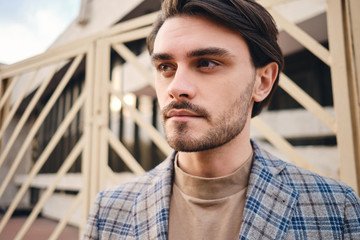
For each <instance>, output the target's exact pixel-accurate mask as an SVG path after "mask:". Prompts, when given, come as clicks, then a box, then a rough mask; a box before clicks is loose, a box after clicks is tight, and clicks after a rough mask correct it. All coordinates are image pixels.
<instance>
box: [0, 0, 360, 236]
mask: <svg viewBox="0 0 360 240" xmlns="http://www.w3.org/2000/svg"><path fill="white" fill-rule="evenodd" d="M259 2H261V3H263V4H264V6H265V7H266V8H268V9H269V11H270V12H271V14H272V15H273V17H274V19H275V20H276V22H277V23H278V25H280V26H281V27H282V28H283V29H284V30H285V31H287V32H288V33H289V34H290V35H291V36H292V37H293V38H295V39H296V40H297V41H298V42H300V43H301V44H302V45H303V46H304V47H305V48H307V49H309V50H310V51H311V52H313V54H314V55H316V56H317V57H318V58H319V59H321V60H322V61H324V62H325V63H326V64H327V65H329V66H330V67H331V73H332V83H333V92H334V108H335V112H336V117H333V116H331V115H329V114H328V113H327V112H326V111H325V110H324V109H323V107H322V106H321V105H320V104H318V103H317V102H316V101H315V100H314V99H313V98H311V97H310V96H309V95H308V94H307V93H306V92H304V91H303V90H302V89H301V88H300V87H298V86H297V85H296V84H295V83H294V82H293V81H292V80H291V79H289V78H288V77H287V76H285V75H284V74H282V75H281V78H280V87H281V88H283V89H284V90H285V91H286V92H287V93H289V94H290V95H291V96H292V97H293V98H294V99H295V100H297V101H298V102H299V103H300V104H301V105H302V106H303V107H304V108H305V109H307V110H308V111H309V112H311V113H312V114H314V115H315V116H316V117H317V118H318V119H319V120H320V121H321V122H322V123H323V124H324V125H325V126H327V127H328V128H329V129H330V130H331V131H332V132H333V133H334V135H336V137H337V141H338V148H339V152H340V157H339V160H340V169H339V174H340V179H341V180H342V181H344V182H346V183H347V184H349V185H350V186H352V187H354V188H355V189H358V180H357V172H356V171H357V170H356V169H357V168H356V167H357V165H356V159H357V161H359V156H358V155H356V154H357V153H356V151H357V148H356V145H355V143H356V142H357V141H358V140H357V139H358V138H359V136H356V135H355V136H354V134H353V132H356V131H359V130H358V129H357V128H356V125H354V121H353V115H354V113H353V109H351V106H352V103H351V98H349V97H348V96H352V94H350V86H349V83H348V81H346V79H348V78H349V77H348V75H349V70H348V69H347V68H346V66H345V64H346V63H347V62H348V61H349V60H348V59H346V56H347V55H346V51H345V50H346V49H345V46H347V43H346V42H345V33H344V32H343V31H344V30H343V24H344V23H343V15H342V14H344V12H342V11H341V9H342V8H341V7H342V5H341V4H344V1H340V0H328V28H329V43H330V49H331V51H329V50H327V49H326V48H324V47H322V46H321V45H320V44H319V43H318V42H317V41H316V40H314V39H313V38H312V37H311V36H309V35H308V34H307V33H305V32H304V31H303V30H301V29H300V28H298V27H297V26H296V25H295V24H293V23H290V22H289V21H288V20H286V19H285V18H284V17H282V16H281V15H280V14H279V13H277V12H276V11H275V10H274V9H272V7H273V6H274V5H275V4H278V3H282V2H285V0H273V1H270V0H266V1H259ZM155 17H156V13H154V14H150V15H146V16H143V17H140V18H137V19H133V20H130V21H127V22H124V23H120V24H118V25H116V26H114V27H113V28H111V29H109V30H107V31H104V32H102V33H99V34H97V35H94V36H91V37H88V38H84V39H81V40H78V41H76V42H74V43H71V44H69V45H65V46H63V47H60V48H57V49H54V50H49V51H48V52H46V53H44V54H42V55H39V56H36V57H33V58H30V59H28V60H25V61H23V62H20V63H16V64H13V65H10V66H3V67H1V68H0V80H1V85H0V87H1V89H0V93H1V94H2V95H1V99H0V113H1V119H0V121H1V122H0V123H1V127H0V140H1V141H2V142H3V146H4V147H3V149H1V156H0V169H1V168H4V167H8V171H7V175H6V176H5V177H4V178H3V179H1V182H0V198H1V197H2V196H3V195H4V192H5V191H6V189H7V187H8V186H9V184H11V181H12V179H13V177H14V175H15V174H16V171H17V169H18V167H19V165H20V164H21V162H22V161H23V159H24V156H25V154H26V151H27V150H28V149H29V147H30V145H31V143H32V141H33V140H34V138H35V137H36V134H37V132H38V130H39V128H40V126H41V125H42V124H43V122H44V119H45V118H46V117H47V115H48V114H49V112H50V110H51V109H52V108H53V107H54V104H55V102H56V101H57V99H58V98H59V96H60V95H61V93H62V92H63V89H64V88H65V87H66V86H67V84H68V83H69V82H70V81H72V80H74V78H75V77H74V74H75V73H76V72H77V71H85V79H84V82H85V83H84V89H82V91H81V93H80V94H79V96H78V97H77V98H76V99H75V100H74V103H73V104H72V106H71V109H70V110H69V111H68V112H67V114H66V116H65V117H64V119H63V120H62V122H61V123H60V125H59V127H58V128H57V130H56V132H55V133H54V134H53V136H52V137H51V139H50V141H49V142H48V144H47V145H46V147H45V148H44V149H43V151H42V152H41V153H40V154H39V156H38V158H37V159H36V161H34V165H33V166H32V167H31V169H30V170H29V172H28V177H27V180H26V181H25V182H24V184H23V185H22V186H21V187H20V189H19V190H18V192H17V193H16V195H15V197H14V198H13V200H12V202H11V204H10V206H9V207H8V209H7V211H6V213H5V215H4V216H3V217H2V219H1V222H0V234H1V232H2V231H3V230H4V228H5V226H6V225H7V223H8V221H9V220H10V218H11V216H12V215H13V213H14V211H15V210H16V208H17V207H18V206H19V203H20V201H21V199H22V198H23V196H24V195H25V193H26V192H27V191H28V190H29V187H30V185H31V183H32V181H33V179H34V178H35V177H36V176H37V175H38V173H39V171H40V170H41V168H42V167H43V166H44V164H45V163H46V162H47V161H48V160H49V156H50V154H51V153H52V151H53V150H54V148H55V147H56V145H57V144H59V141H60V139H61V138H62V137H63V136H64V134H65V132H66V130H67V129H68V128H69V125H70V124H71V123H72V122H73V121H74V119H75V117H76V115H77V114H79V111H83V114H84V115H83V124H82V126H83V129H82V131H81V132H82V135H81V136H80V138H79V139H78V141H77V142H76V143H75V144H74V146H73V147H72V149H71V151H70V153H69V154H68V155H67V157H66V159H64V161H63V163H62V165H61V167H60V168H59V169H58V171H57V173H56V175H55V177H54V179H53V181H52V182H51V183H49V185H48V187H47V188H46V190H45V191H44V192H43V193H42V194H41V197H40V199H39V200H38V201H37V203H36V204H35V206H34V207H33V209H32V212H31V213H30V215H29V217H28V218H27V220H26V222H25V223H24V225H23V226H22V228H21V230H20V231H19V232H18V233H17V235H16V237H15V239H23V238H24V236H25V235H26V233H27V231H28V230H29V228H30V227H31V225H32V223H33V222H34V221H35V220H36V218H37V217H38V215H39V213H40V212H41V210H42V208H43V207H44V205H45V203H46V201H47V200H48V199H49V198H50V197H51V195H52V194H53V193H54V191H55V189H56V186H57V184H58V182H59V181H60V180H61V179H62V178H63V177H64V176H65V175H66V173H67V172H68V171H69V169H70V168H71V166H72V165H73V164H74V163H75V162H76V160H77V159H79V158H80V160H81V174H82V179H83V180H82V182H83V185H82V189H81V190H80V191H79V192H78V193H77V194H76V196H75V198H74V200H73V203H72V204H71V206H70V207H69V208H68V209H67V210H66V214H65V215H64V217H63V218H62V219H61V220H60V221H59V224H58V225H57V227H56V229H55V230H54V232H53V234H52V235H51V236H50V239H57V238H58V237H59V236H60V234H61V232H62V230H63V229H64V227H65V226H66V224H68V222H69V219H70V217H71V215H72V214H73V213H74V211H75V210H76V209H78V208H81V209H82V216H81V222H80V224H79V226H78V227H79V229H80V231H79V232H80V234H81V232H82V230H83V228H84V226H85V223H86V219H87V212H88V210H89V207H90V204H91V202H92V201H93V200H94V198H95V196H96V193H97V192H98V191H99V190H100V189H103V188H104V187H106V186H107V182H108V181H111V180H112V179H113V183H114V184H115V183H116V182H115V179H116V177H115V173H114V172H113V171H112V170H111V168H110V167H109V163H108V159H109V148H111V149H113V150H114V152H115V153H116V154H117V155H119V157H120V158H121V159H122V160H123V161H124V163H125V164H126V165H127V166H128V168H129V169H130V170H131V171H132V172H133V173H135V174H142V173H143V172H144V170H143V168H142V166H141V165H140V164H139V162H138V161H137V160H136V159H135V158H134V157H133V155H132V154H131V153H130V151H129V150H128V149H127V147H126V145H125V144H124V143H123V142H122V141H120V140H119V138H118V136H116V135H114V134H113V132H112V131H111V127H110V124H109V122H110V121H111V119H109V116H110V110H109V108H110V107H109V106H110V99H114V98H117V99H119V100H120V101H121V107H122V108H123V109H124V110H126V111H127V113H128V114H129V116H130V118H131V119H132V120H133V121H134V122H135V123H136V124H137V125H138V126H139V127H140V128H141V129H142V131H143V132H144V133H146V134H147V136H148V138H149V141H151V142H153V143H154V144H155V145H156V146H157V148H158V149H160V151H162V152H163V153H164V154H165V155H167V154H169V153H170V152H171V151H172V149H171V148H170V147H169V146H168V144H167V142H166V141H165V139H164V138H163V136H162V134H161V133H160V132H159V130H158V129H157V128H156V127H154V126H153V125H152V124H151V123H149V121H148V120H146V119H145V118H144V115H143V113H142V112H141V111H140V110H138V109H137V108H136V107H134V106H132V105H131V104H129V103H128V102H127V101H126V98H125V95H126V94H127V92H124V91H123V90H122V89H120V90H116V89H113V88H112V85H111V84H112V81H113V79H111V78H113V77H114V76H113V75H112V74H111V52H112V51H113V52H116V53H117V54H118V55H119V56H120V57H121V58H122V59H123V60H124V61H125V62H126V64H129V65H132V66H133V67H135V68H136V69H137V70H138V71H139V72H140V74H141V75H142V77H143V78H144V79H146V80H147V81H148V85H149V86H151V87H153V86H154V83H153V74H152V72H151V70H149V68H147V67H146V65H144V64H143V63H142V62H140V61H139V57H138V56H136V54H134V53H133V52H132V51H131V50H130V49H129V48H128V47H126V43H128V42H132V41H135V40H138V39H144V38H145V37H146V36H147V35H148V34H149V32H150V29H151V26H150V25H151V24H152V22H153V21H154V20H155ZM334 44H336V47H334ZM82 61H85V63H84V69H83V70H82V69H81V66H82V65H81V63H82ZM65 63H67V65H65ZM65 66H68V67H66V73H65V74H63V76H62V78H61V81H60V82H59V83H58V85H57V86H56V88H55V89H54V91H53V92H52V93H51V94H50V96H49V99H48V100H47V101H46V104H45V105H44V106H43V107H42V109H41V111H40V113H39V114H38V115H37V112H36V111H35V109H36V107H37V106H38V104H39V101H40V100H41V99H42V98H44V93H45V92H46V89H47V88H49V87H50V83H51V81H52V80H53V79H54V76H55V75H56V74H59V70H60V69H63V70H64V67H65ZM44 68H47V72H48V73H47V77H46V78H44V79H43V80H42V81H41V84H40V85H38V86H37V87H36V88H35V90H33V91H31V90H30V89H31V87H32V86H33V85H34V84H35V83H36V81H37V79H38V78H37V74H38V73H39V71H42V69H44ZM29 73H30V74H32V76H31V77H27V78H24V77H23V76H24V75H25V74H29ZM24 79H25V80H24ZM75 80H76V79H75ZM121 81H122V82H124V81H125V80H124V78H122V79H121ZM19 84H20V85H21V88H22V92H21V94H18V98H17V99H16V100H15V101H14V102H13V103H11V95H12V93H13V91H14V89H15V88H16V86H19ZM29 92H31V93H32V94H31V95H30V96H31V99H30V100H29V99H28V98H27V95H28V94H29ZM355 96H356V95H355ZM25 99H26V101H27V107H26V108H25V109H24V110H20V106H21V104H23V103H24V100H25ZM357 111H358V109H357ZM19 112H20V113H19ZM357 113H358V112H357ZM34 116H35V120H34V121H33V123H31V129H30V130H29V131H28V132H27V133H23V132H22V131H23V129H24V126H25V125H26V124H27V123H28V122H29V118H33V117H34ZM11 122H16V126H15V127H14V129H13V130H11V134H10V137H9V138H7V139H4V134H5V132H6V131H8V127H9V125H10V123H11ZM252 124H253V125H254V126H255V127H256V128H257V129H258V130H259V131H260V132H261V133H262V134H263V135H264V137H265V138H266V139H267V140H268V141H269V142H271V143H272V144H273V145H274V146H276V147H277V148H278V149H280V150H281V151H282V152H284V153H285V154H286V155H287V156H288V157H289V158H290V159H291V160H292V161H293V162H294V163H296V164H297V165H299V166H302V167H304V168H307V169H311V170H313V171H318V172H321V170H319V169H316V168H315V167H314V166H312V164H311V162H312V161H309V160H307V159H305V158H304V157H303V156H301V154H299V153H298V152H297V151H296V150H295V149H294V147H293V146H292V145H291V144H290V143H289V142H288V141H286V139H285V138H284V137H282V136H280V135H279V134H277V133H276V132H275V131H273V130H272V129H271V128H270V127H269V126H268V124H267V123H265V122H264V121H263V120H261V117H256V118H254V119H253V120H252ZM19 138H20V140H21V146H20V147H16V149H15V150H14V148H15V145H14V144H15V142H16V141H19ZM11 151H16V157H15V158H13V159H12V158H11V159H9V153H10V152H11ZM6 163H7V164H8V165H7V166H5V165H6ZM9 163H10V164H9Z"/></svg>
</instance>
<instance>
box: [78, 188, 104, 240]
mask: <svg viewBox="0 0 360 240" xmlns="http://www.w3.org/2000/svg"><path fill="white" fill-rule="evenodd" d="M101 198H102V192H100V193H99V194H98V195H97V196H96V199H95V201H94V203H93V204H92V206H91V208H90V211H89V217H88V221H87V224H86V226H85V230H84V234H83V236H82V239H83V240H90V239H99V225H98V224H99V209H100V201H101Z"/></svg>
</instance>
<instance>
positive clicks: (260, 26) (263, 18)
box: [147, 0, 284, 117]
mask: <svg viewBox="0 0 360 240" xmlns="http://www.w3.org/2000/svg"><path fill="white" fill-rule="evenodd" d="M181 15H185V16H196V15H201V16H204V17H207V18H209V19H211V20H213V21H215V22H217V23H219V24H221V25H223V26H225V27H227V28H229V29H231V30H233V31H235V32H237V33H239V34H240V35H241V37H242V38H243V39H244V40H245V41H246V43H247V45H248V48H249V51H250V55H251V59H252V62H253V64H254V66H255V68H259V67H263V66H265V65H267V64H268V63H270V62H275V63H277V65H278V67H279V72H278V75H277V76H276V79H275V82H274V85H273V88H272V89H271V92H270V94H269V95H268V96H267V97H266V98H265V99H264V100H263V101H261V102H255V103H254V106H253V109H252V114H251V116H252V117H255V116H257V115H258V114H259V113H260V112H261V111H262V109H263V108H264V107H265V106H267V105H268V104H269V102H270V99H271V98H272V96H273V94H274V91H275V89H276V87H277V85H278V82H279V73H280V71H281V70H282V69H283V65H284V58H283V55H282V53H281V50H280V47H279V45H278V43H277V36H278V30H277V28H276V25H275V22H274V19H273V18H272V16H271V15H270V13H269V12H268V11H266V9H265V8H264V7H263V6H261V5H260V4H258V3H256V2H255V1H254V0H164V1H163V3H162V7H161V13H160V15H159V17H158V19H157V20H156V21H155V23H154V25H153V30H152V32H151V33H150V35H149V36H148V38H147V47H148V50H149V52H150V54H152V53H153V50H154V42H155V38H156V35H157V33H158V31H159V29H160V28H161V26H162V25H163V23H164V22H165V20H166V19H168V18H171V17H174V16H181Z"/></svg>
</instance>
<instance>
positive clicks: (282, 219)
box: [83, 143, 360, 240]
mask: <svg viewBox="0 0 360 240" xmlns="http://www.w3.org/2000/svg"><path fill="white" fill-rule="evenodd" d="M252 144H253V148H254V161H253V166H252V170H251V173H250V179H249V185H248V190H247V194H246V195H247V200H246V203H245V209H244V213H243V219H242V225H241V229H240V236H239V239H243V240H245V239H249V240H253V239H327V240H328V239H360V199H359V198H358V197H357V195H356V194H355V192H354V191H353V190H352V189H351V188H349V187H348V186H346V185H344V184H342V183H340V182H337V181H335V180H333V179H329V178H324V177H321V176H319V175H316V174H314V173H312V172H309V171H307V170H304V169H301V168H298V167H296V166H294V165H291V164H289V163H285V162H283V161H281V160H279V159H277V158H275V157H273V156H272V155H270V154H269V153H267V152H265V151H263V150H261V149H260V148H258V146H257V145H256V144H255V143H252ZM174 156H175V153H173V154H172V155H170V156H169V157H168V158H167V159H166V160H165V161H164V162H163V163H161V164H160V165H159V166H157V167H156V168H154V169H153V170H151V171H150V172H148V173H146V174H145V175H142V176H140V177H137V178H135V179H134V180H132V181H130V182H128V183H125V184H122V185H121V186H118V187H115V188H112V189H108V190H105V191H102V192H100V193H99V194H98V196H97V198H96V200H95V202H94V204H93V206H92V208H91V210H90V213H89V219H88V223H87V226H86V228H85V232H84V235H83V239H167V232H168V220H169V202H170V195H171V189H172V180H173V159H174ZM219 220H220V219H219Z"/></svg>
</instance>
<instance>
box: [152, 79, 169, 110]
mask: <svg viewBox="0 0 360 240" xmlns="http://www.w3.org/2000/svg"><path fill="white" fill-rule="evenodd" d="M155 92H156V96H157V100H158V103H159V106H160V109H161V108H163V106H165V101H166V96H167V90H166V88H165V87H163V86H159V84H157V83H155Z"/></svg>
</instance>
